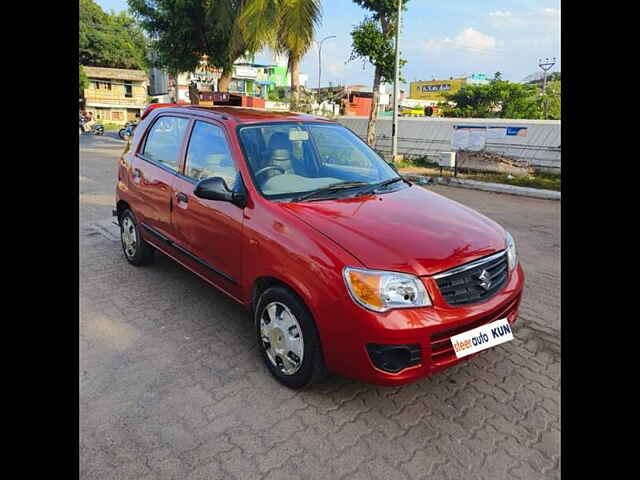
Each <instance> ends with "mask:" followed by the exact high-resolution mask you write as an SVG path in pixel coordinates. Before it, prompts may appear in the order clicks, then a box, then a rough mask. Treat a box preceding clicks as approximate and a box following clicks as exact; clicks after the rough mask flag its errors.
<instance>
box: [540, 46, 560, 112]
mask: <svg viewBox="0 0 640 480" xmlns="http://www.w3.org/2000/svg"><path fill="white" fill-rule="evenodd" d="M555 64H556V57H553V58H552V59H551V61H550V60H549V59H548V58H545V59H544V62H543V61H542V59H538V66H539V67H540V68H541V69H542V70H543V71H544V80H543V81H542V102H543V103H542V108H543V115H544V118H545V119H546V118H547V102H546V100H545V99H544V94H545V92H546V89H547V72H548V71H549V70H551V67H553V66H554V65H555Z"/></svg>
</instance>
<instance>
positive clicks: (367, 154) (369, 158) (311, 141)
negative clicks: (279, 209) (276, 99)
mask: <svg viewBox="0 0 640 480" xmlns="http://www.w3.org/2000/svg"><path fill="white" fill-rule="evenodd" d="M239 138H240V142H241V144H242V147H243V150H244V154H245V157H246V159H247V164H248V166H249V168H250V170H251V173H252V176H253V178H254V182H255V184H256V186H257V188H258V189H259V190H260V192H261V193H262V194H263V195H264V196H265V197H266V198H273V199H279V198H285V197H291V198H294V197H297V196H298V195H300V194H304V193H307V192H312V191H315V190H318V189H323V188H326V187H329V186H330V185H331V186H333V185H335V184H338V183H341V184H346V183H347V182H350V183H353V185H354V186H355V187H358V186H360V187H365V188H363V191H364V190H366V187H368V186H369V185H374V184H377V183H381V182H385V181H387V180H391V179H394V178H399V177H398V174H397V173H396V172H395V171H394V170H393V169H392V168H391V167H390V166H389V165H388V164H387V163H386V162H385V161H384V160H382V159H381V158H380V157H379V156H378V155H377V154H376V153H375V152H374V151H373V150H372V149H371V148H370V147H369V146H368V145H366V144H365V143H364V142H363V141H362V140H360V139H359V138H358V137H357V136H356V135H354V134H353V133H352V132H351V131H350V130H348V129H346V128H344V127H343V126H341V125H336V124H323V123H294V122H282V123H274V124H264V125H260V124H258V125H248V126H246V127H240V129H239ZM350 193H354V192H350ZM355 193H357V192H355Z"/></svg>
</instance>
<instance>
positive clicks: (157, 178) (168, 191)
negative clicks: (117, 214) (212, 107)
mask: <svg viewBox="0 0 640 480" xmlns="http://www.w3.org/2000/svg"><path fill="white" fill-rule="evenodd" d="M188 125H189V119H188V118H187V117H182V116H178V115H162V116H160V117H158V118H157V119H156V120H155V121H154V123H153V124H152V125H151V126H150V127H149V130H148V132H147V134H146V137H145V139H143V141H142V142H140V148H139V150H138V152H136V158H135V161H134V164H133V168H132V169H131V179H130V182H132V183H133V184H135V187H134V188H135V190H136V191H137V194H138V198H139V202H138V203H137V205H136V207H137V208H134V210H135V213H136V215H138V216H139V217H140V218H139V219H138V220H139V222H141V223H142V224H143V227H145V229H146V230H147V232H150V233H152V234H154V235H155V236H156V237H158V236H159V237H160V238H162V237H164V238H169V239H172V238H173V237H174V232H173V226H172V224H171V208H172V201H173V197H172V185H173V183H174V180H175V178H176V174H177V173H178V169H179V160H180V156H181V152H182V150H183V146H184V140H185V134H186V132H187V127H188Z"/></svg>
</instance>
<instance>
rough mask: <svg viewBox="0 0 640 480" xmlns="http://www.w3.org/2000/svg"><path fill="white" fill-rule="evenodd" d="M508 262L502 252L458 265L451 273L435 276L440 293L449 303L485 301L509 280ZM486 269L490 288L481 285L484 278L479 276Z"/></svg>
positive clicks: (466, 303)
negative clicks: (467, 263)
mask: <svg viewBox="0 0 640 480" xmlns="http://www.w3.org/2000/svg"><path fill="white" fill-rule="evenodd" d="M507 263H508V262H507V254H506V252H502V253H500V254H497V255H491V256H490V257H487V258H486V259H482V260H477V261H474V262H471V263H470V264H469V265H467V266H465V265H462V266H461V267H456V268H454V269H452V270H451V271H450V272H449V273H447V272H445V273H441V274H439V275H436V276H435V277H434V278H435V280H436V283H437V284H438V288H439V289H440V293H442V296H443V297H444V299H445V301H446V302H447V303H448V304H449V305H468V304H470V303H478V302H483V301H485V300H489V299H490V298H491V297H493V296H494V295H495V294H496V293H498V291H499V290H500V289H501V288H502V287H503V285H504V284H505V282H506V281H507V276H508V273H509V268H508V265H507ZM485 270H486V274H485V277H484V281H485V282H486V280H488V282H490V283H489V285H488V286H489V288H488V289H487V288H485V287H483V286H481V283H483V279H480V278H479V277H480V275H481V274H482V273H483V271H485Z"/></svg>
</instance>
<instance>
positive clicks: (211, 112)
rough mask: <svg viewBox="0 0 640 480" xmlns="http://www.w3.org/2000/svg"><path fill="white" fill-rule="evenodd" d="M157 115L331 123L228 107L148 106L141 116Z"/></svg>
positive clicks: (312, 117)
mask: <svg viewBox="0 0 640 480" xmlns="http://www.w3.org/2000/svg"><path fill="white" fill-rule="evenodd" d="M152 110H153V111H154V112H155V111H156V110H157V112H158V113H160V112H164V111H168V110H171V111H172V112H176V113H178V112H181V113H187V114H194V113H195V114H197V115H199V116H203V117H209V118H212V119H216V120H220V119H222V120H227V121H229V120H231V121H233V122H235V123H243V124H249V123H262V122H327V123H335V122H331V121H330V120H329V119H327V118H325V117H320V116H317V115H308V114H304V113H296V112H278V111H271V110H266V109H261V108H248V107H229V106H213V107H204V106H199V105H181V104H159V105H157V106H155V105H153V104H152V105H149V107H147V111H145V113H144V114H143V118H144V117H145V116H147V115H148V114H149V113H150V112H151V111H152Z"/></svg>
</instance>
